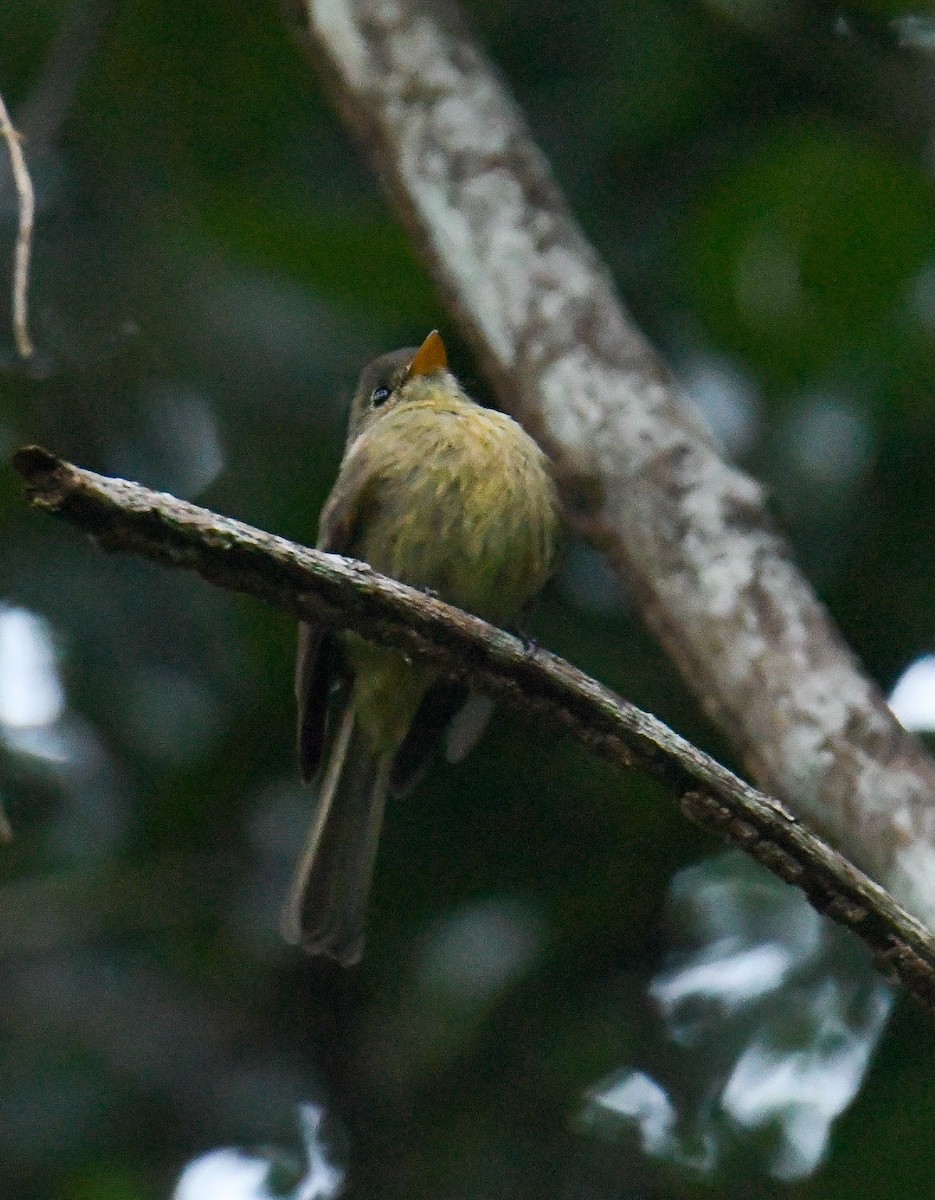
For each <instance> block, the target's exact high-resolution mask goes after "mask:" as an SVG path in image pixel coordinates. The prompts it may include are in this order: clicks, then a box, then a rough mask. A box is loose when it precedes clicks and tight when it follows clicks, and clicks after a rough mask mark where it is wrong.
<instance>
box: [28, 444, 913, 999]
mask: <svg viewBox="0 0 935 1200" xmlns="http://www.w3.org/2000/svg"><path fill="white" fill-rule="evenodd" d="M13 465H14V467H15V468H16V470H17V471H18V472H19V474H20V475H21V476H22V477H23V479H24V480H25V482H26V489H27V493H28V495H29V498H30V501H31V503H32V504H34V505H35V506H36V507H37V508H41V509H45V510H47V511H48V512H51V513H55V514H56V515H57V516H60V517H64V518H65V520H67V521H70V522H71V523H72V524H74V525H77V526H78V527H79V528H81V529H84V530H86V531H87V532H89V533H91V534H92V535H93V536H94V538H95V539H96V541H97V542H98V543H99V544H100V545H101V546H102V547H103V548H105V549H108V550H127V551H132V552H134V553H137V554H142V555H145V556H146V557H148V558H151V559H154V560H155V561H156V562H159V563H162V564H164V565H166V566H173V567H185V568H188V569H191V570H194V571H197V572H198V573H199V574H200V575H202V576H203V577H204V578H205V579H208V580H210V581H211V582H212V583H215V584H217V585H218V586H220V587H225V588H229V589H231V590H232V591H236V592H243V593H246V594H247V595H250V596H255V597H257V598H258V599H260V600H264V601H266V603H268V604H272V605H275V606H276V607H277V608H281V609H283V610H284V611H286V612H288V613H291V614H292V615H293V616H295V617H299V618H305V619H308V620H313V621H316V622H325V623H327V624H329V625H332V626H335V627H338V628H347V629H354V630H356V631H357V632H358V633H360V634H362V635H363V636H364V637H367V638H371V639H373V640H375V641H379V642H382V643H385V644H387V645H392V646H398V647H399V648H400V649H402V650H405V651H406V653H408V654H413V655H418V656H419V657H423V658H427V659H429V660H431V661H432V662H434V663H436V664H437V665H438V667H439V669H440V670H443V671H445V672H447V673H449V674H451V675H452V676H455V677H457V678H459V679H464V680H467V681H469V682H470V683H471V685H472V686H473V687H476V688H479V689H481V690H483V691H486V692H488V693H490V694H491V695H494V696H497V697H499V698H500V699H503V700H506V701H508V702H510V703H512V704H514V705H516V706H517V707H519V708H520V709H523V710H525V711H526V712H527V713H530V714H531V715H533V716H534V717H535V718H536V720H538V721H540V722H541V721H545V722H547V723H549V724H550V725H551V726H552V727H553V728H555V729H556V730H559V731H563V732H565V733H567V734H570V735H571V736H572V737H575V738H577V740H578V741H580V742H581V743H582V744H583V745H584V746H586V747H587V748H588V749H589V750H591V751H593V752H594V753H595V754H599V755H601V756H602V757H603V758H606V759H608V760H609V761H610V762H612V763H614V764H615V765H616V766H618V767H638V768H640V769H641V770H644V771H648V772H649V773H650V774H652V775H654V776H655V777H656V778H658V779H660V780H662V782H663V783H664V784H665V785H666V786H667V787H668V788H669V789H670V790H671V791H672V792H673V793H674V795H675V796H676V797H677V798H678V800H679V802H680V804H681V807H682V810H683V811H684V812H685V814H686V815H687V816H688V817H690V818H691V819H692V820H693V821H695V822H696V823H697V824H699V825H701V826H703V827H705V828H707V829H710V830H713V831H714V832H716V833H718V834H720V835H721V836H722V837H725V838H726V839H727V840H728V841H731V842H733V843H734V844H735V845H738V846H740V847H741V848H742V849H744V850H746V851H747V853H748V854H751V855H752V856H753V857H754V858H756V859H757V860H758V861H759V862H761V863H763V864H764V865H765V866H766V867H768V868H769V870H771V871H773V872H774V873H775V874H776V875H778V876H779V877H780V878H781V879H784V880H786V881H787V882H789V883H793V884H795V885H796V886H798V887H800V888H802V889H803V890H804V891H805V893H806V894H807V896H808V897H809V899H810V900H811V902H812V903H813V904H814V905H815V906H816V907H817V908H818V909H820V910H821V911H822V912H826V913H828V914H829V915H830V916H831V917H833V918H834V919H835V920H836V921H839V922H841V923H842V924H843V925H846V926H847V927H848V928H850V929H852V930H853V931H854V932H855V933H856V934H857V935H858V936H859V937H860V938H862V939H863V941H865V942H866V943H867V945H868V946H869V947H870V949H871V950H872V951H873V953H874V955H875V957H876V959H877V961H878V962H879V963H880V965H881V967H882V968H883V969H884V970H885V971H886V972H887V974H889V975H890V976H891V977H895V978H898V979H899V980H901V981H902V982H903V983H904V984H905V986H906V987H907V988H908V989H909V991H910V992H912V993H913V995H915V996H916V997H918V998H919V999H920V1000H922V1001H923V1003H924V1004H925V1005H926V1006H927V1007H928V1008H930V1009H931V1010H933V1011H935V939H933V937H932V935H931V934H929V932H928V930H927V929H926V928H925V927H924V926H923V925H921V924H920V923H919V922H918V921H917V920H916V919H915V918H914V917H912V916H910V915H909V914H908V913H907V912H905V911H904V910H903V909H902V908H901V907H900V906H899V905H898V904H897V903H896V902H895V901H894V900H893V898H892V897H891V896H890V895H888V893H887V892H886V891H884V890H883V889H882V888H881V887H879V886H878V885H877V884H875V883H873V882H872V881H871V880H870V879H868V878H867V876H866V875H864V874H863V873H862V872H861V871H859V870H858V869H857V868H856V867H854V866H852V865H851V864H850V863H849V862H848V861H847V860H846V859H845V858H843V857H842V856H841V855H840V854H838V853H837V852H836V851H835V850H833V849H831V847H829V846H828V845H826V844H825V843H824V842H823V841H821V839H820V838H818V837H817V836H815V834H813V833H811V832H810V831H809V830H808V829H806V828H805V827H804V826H802V825H801V824H800V823H799V822H798V821H797V820H796V818H795V817H794V816H793V815H792V814H791V813H790V812H789V811H788V810H787V809H786V808H784V807H783V806H782V805H781V804H779V803H777V802H776V801H775V800H772V799H770V798H769V797H768V796H765V795H763V794H762V793H761V792H758V791H756V790H755V789H754V788H752V787H750V786H749V785H748V784H746V783H744V781H743V780H742V779H739V778H738V777H737V776H736V775H733V774H732V773H731V772H730V771H728V770H727V769H726V768H725V767H723V766H721V765H720V764H719V763H717V762H715V761H714V759H712V758H710V757H709V756H708V755H706V754H704V753H703V752H702V751H701V750H699V749H697V747H695V746H693V745H691V743H689V742H687V741H685V739H684V738H682V737H680V736H679V735H678V734H676V733H674V732H673V731H672V730H671V729H669V728H667V726H665V725H663V724H662V723H661V722H660V721H657V720H656V718H655V717H652V716H650V715H649V714H648V713H645V712H642V711H641V710H640V709H638V708H635V707H634V706H633V705H632V704H628V703H627V702H626V701H625V700H622V699H621V698H620V697H619V696H616V695H614V694H613V693H612V692H610V691H608V690H607V689H606V688H604V687H602V686H601V685H600V684H599V683H596V682H595V681H594V680H593V679H590V678H588V676H586V675H584V674H582V672H581V671H578V670H576V669H575V668H574V667H572V666H571V665H570V664H569V663H567V662H564V661H563V660H562V659H560V658H557V657H556V656H555V655H553V654H549V653H548V652H547V651H545V650H542V649H540V648H538V647H530V646H529V645H527V644H525V643H524V642H523V641H522V640H520V639H519V638H516V637H513V636H512V635H510V634H508V633H504V632H503V631H502V630H499V629H495V628H494V627H493V626H491V625H488V624H487V623H486V622H485V621H482V620H480V619H479V618H477V617H473V616H471V615H469V614H468V613H464V612H461V611H459V610H458V609H455V608H452V607H451V606H450V605H448V604H445V603H444V602H443V601H441V600H438V599H436V598H435V597H433V596H428V595H425V594H424V593H422V592H419V591H416V590H414V589H413V588H409V587H405V586H404V585H403V584H400V583H397V582H395V581H394V580H392V579H387V578H385V577H383V576H380V575H378V574H376V572H374V571H373V570H372V569H371V568H370V567H368V566H367V565H366V564H364V563H358V562H354V561H352V560H350V559H345V558H340V557H338V556H337V555H333V554H325V553H323V552H322V551H319V550H310V549H306V548H305V547H302V546H297V545H295V544H293V543H292V542H287V541H286V540H285V539H283V538H279V537H275V536H274V535H273V534H270V533H264V532H262V531H261V530H258V529H253V528H251V527H250V526H249V525H244V524H242V523H241V522H240V521H233V520H230V519H229V518H227V517H220V516H218V515H216V514H215V513H212V512H209V511H208V510H207V509H204V508H198V507H197V506H196V505H194V504H189V503H187V502H185V501H183V500H178V499H176V498H175V497H174V496H169V495H166V494H165V493H159V492H152V491H150V490H149V489H148V488H144V487H141V486H140V485H139V484H136V483H129V482H127V481H126V480H122V479H110V478H107V477H106V476H103V475H97V474H95V473H94V472H92V471H85V470H82V469H81V468H79V467H75V466H72V465H71V464H70V463H65V462H62V461H61V460H60V459H58V458H55V457H54V456H53V455H51V454H50V453H49V452H48V451H47V450H43V449H41V448H40V447H38V446H31V447H27V448H26V449H24V450H20V451H19V452H18V453H17V454H16V455H15V457H14V460H13Z"/></svg>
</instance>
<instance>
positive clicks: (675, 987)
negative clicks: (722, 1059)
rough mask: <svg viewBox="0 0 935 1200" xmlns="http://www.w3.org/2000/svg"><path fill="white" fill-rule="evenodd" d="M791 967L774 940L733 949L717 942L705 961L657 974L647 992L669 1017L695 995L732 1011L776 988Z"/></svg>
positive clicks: (790, 961)
mask: <svg viewBox="0 0 935 1200" xmlns="http://www.w3.org/2000/svg"><path fill="white" fill-rule="evenodd" d="M793 966H794V962H793V959H792V956H791V955H790V954H789V952H788V951H787V950H785V949H784V948H783V947H782V946H778V945H776V944H775V943H773V942H767V943H765V944H763V945H759V946H751V947H749V948H743V947H741V946H737V945H736V943H735V944H734V950H733V952H731V951H729V950H728V948H727V947H726V946H723V945H717V946H714V947H712V949H711V955H710V957H707V956H706V958H705V961H702V962H695V963H693V964H692V965H691V966H689V967H687V968H685V969H684V970H681V971H673V972H672V973H671V974H668V975H660V976H658V977H657V978H656V979H654V980H653V982H652V984H651V985H650V988H649V994H650V995H651V996H652V998H653V999H654V1000H655V1001H656V1002H657V1003H658V1004H659V1005H660V1006H661V1007H662V1009H663V1010H664V1011H665V1013H666V1015H667V1016H670V1017H671V1016H672V1015H673V1014H674V1010H675V1009H676V1008H677V1007H678V1005H680V1004H682V1003H683V1002H684V1001H686V1000H689V999H693V998H696V997H697V998H702V999H705V1000H712V1001H716V1002H717V1003H718V1004H719V1005H720V1007H721V1009H722V1011H725V1012H731V1011H732V1010H733V1009H735V1008H739V1007H741V1006H742V1005H744V1004H747V1003H749V1002H750V1001H751V1000H754V999H756V997H757V996H763V995H765V994H766V993H767V992H771V991H773V990H774V989H775V988H777V987H779V986H780V984H781V983H782V981H783V979H784V978H785V977H786V975H787V974H788V973H789V971H790V970H791V968H792V967H793Z"/></svg>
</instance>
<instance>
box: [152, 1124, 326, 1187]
mask: <svg viewBox="0 0 935 1200" xmlns="http://www.w3.org/2000/svg"><path fill="white" fill-rule="evenodd" d="M323 1117H324V1112H323V1110H322V1109H321V1108H319V1107H318V1106H317V1105H315V1104H302V1105H300V1106H299V1124H300V1127H301V1131H302V1139H303V1141H304V1143H305V1152H306V1158H307V1164H308V1165H307V1169H306V1171H305V1174H304V1175H303V1176H302V1178H301V1179H300V1180H299V1182H298V1183H297V1184H296V1185H295V1187H294V1188H292V1189H291V1190H290V1191H289V1192H288V1193H283V1192H281V1191H279V1190H277V1191H275V1192H273V1191H271V1190H270V1188H269V1180H270V1171H271V1166H272V1163H271V1161H270V1159H268V1158H265V1157H263V1156H261V1155H256V1154H247V1153H246V1152H245V1151H243V1150H238V1149H236V1148H234V1147H229V1148H225V1149H223V1150H212V1151H211V1152H210V1153H208V1154H203V1155H201V1157H200V1158H196V1159H195V1160H194V1162H191V1163H189V1164H188V1166H187V1167H186V1168H185V1170H184V1171H183V1172H182V1174H181V1175H180V1176H179V1180H178V1183H177V1184H176V1185H175V1191H174V1192H173V1193H172V1200H335V1197H337V1196H339V1195H340V1193H341V1191H342V1190H343V1187H344V1171H343V1170H342V1169H341V1168H340V1167H336V1166H334V1165H333V1164H332V1163H330V1162H328V1160H327V1158H326V1157H325V1154H324V1149H323V1147H322V1141H321V1123H322V1119H323Z"/></svg>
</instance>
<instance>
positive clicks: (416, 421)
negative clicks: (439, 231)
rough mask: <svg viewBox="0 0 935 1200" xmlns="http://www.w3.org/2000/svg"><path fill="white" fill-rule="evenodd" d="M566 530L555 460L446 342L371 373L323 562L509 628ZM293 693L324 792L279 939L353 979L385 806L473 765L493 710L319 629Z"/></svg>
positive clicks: (302, 755) (304, 651)
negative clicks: (440, 768) (467, 380)
mask: <svg viewBox="0 0 935 1200" xmlns="http://www.w3.org/2000/svg"><path fill="white" fill-rule="evenodd" d="M558 528H559V519H558V501H557V497H556V492H555V486H554V483H553V480H552V476H551V474H550V472H549V464H548V461H547V459H546V457H545V455H544V454H543V453H542V451H541V450H540V449H539V447H538V446H537V445H536V443H535V442H534V441H533V440H532V438H531V437H529V435H528V434H527V433H526V432H525V431H524V430H523V429H522V428H521V427H520V426H519V425H518V424H517V423H516V422H515V421H514V420H512V419H511V418H510V417H508V416H505V415H504V414H503V413H499V412H495V411H493V410H492V409H487V408H483V407H482V406H481V405H479V404H477V403H475V401H473V400H472V399H471V398H470V396H468V395H467V394H466V392H465V391H464V389H463V388H462V387H461V384H460V383H459V382H458V380H457V379H456V378H455V377H454V375H452V374H451V372H450V371H449V370H448V363H447V357H446V354H445V346H444V343H443V342H442V339H441V337H440V336H439V335H438V333H437V332H432V333H430V334H429V336H428V337H427V338H426V339H425V341H424V342H423V343H422V345H421V346H420V347H419V348H418V349H409V350H398V351H396V352H395V353H393V354H384V355H383V356H382V357H381V358H378V359H376V360H375V361H374V362H372V363H370V364H369V366H367V367H365V368H364V370H363V372H362V373H361V376H360V381H359V383H358V385H357V391H356V392H355V394H354V400H353V404H352V407H351V413H350V421H349V428H348V435H347V442H346V444H345V449H344V457H343V459H342V462H341V469H340V473H339V475H338V478H337V481H336V482H335V485H334V487H333V488H332V490H331V495H330V496H329V497H328V500H327V503H326V504H325V507H324V509H323V510H322V514H321V520H320V524H319V532H318V546H319V548H320V549H322V550H330V551H333V552H334V553H337V554H346V555H348V556H350V557H352V558H358V559H363V560H364V561H365V562H368V563H370V565H371V566H372V567H373V568H374V569H375V570H377V571H379V572H381V573H382V574H385V575H390V576H392V577H393V578H394V579H398V580H400V581H401V582H403V583H407V584H410V585H412V586H413V587H418V588H424V589H426V590H428V591H431V592H434V593H436V594H437V595H439V596H440V597H442V599H444V600H447V601H449V603H451V604H454V605H457V606H458V607H459V608H464V609H467V610H468V611H469V612H472V613H476V614H477V615H478V616H481V617H484V618H486V619H487V620H488V621H491V622H493V623H495V624H498V625H503V624H505V623H508V622H511V621H514V620H515V619H516V618H517V617H518V616H519V615H520V613H521V612H522V611H523V610H524V609H525V608H526V606H527V605H528V604H529V603H530V601H531V600H532V599H533V598H534V597H535V595H536V594H537V593H538V592H539V590H540V589H541V588H542V586H543V584H544V583H545V581H546V580H547V579H548V577H549V575H550V574H551V573H552V570H553V567H554V564H555V556H556V549H557V543H558V540H559V539H558ZM295 687H296V697H297V699H298V752H299V766H300V769H301V772H302V777H303V779H304V781H305V782H309V781H310V780H311V779H312V778H313V776H315V775H316V774H317V773H319V772H320V776H321V780H320V784H319V796H318V804H317V807H316V810H315V815H314V817H313V820H312V824H311V828H310V830H309V833H308V839H307V842H306V844H305V849H304V852H303V854H302V857H301V859H300V861H299V864H298V868H297V871H296V876H295V881H294V884H293V888H292V893H291V896H290V899H289V902H288V904H287V906H286V910H285V913H284V916H283V934H284V936H285V937H286V939H287V940H288V941H290V942H294V943H297V944H300V945H302V946H303V947H304V948H305V949H306V950H307V951H309V953H312V954H327V955H329V956H330V957H331V958H334V959H337V960H338V962H340V963H342V964H344V965H345V966H350V965H352V964H353V963H356V962H358V961H359V960H360V957H361V954H362V953H363V945H364V934H365V922H366V912H367V899H368V894H369V892H370V886H371V881H372V878H373V871H374V863H375V860H376V853H377V841H378V839H379V835H380V827H381V824H382V820H383V809H384V805H385V802H386V797H387V794H388V793H394V794H396V793H399V792H402V791H405V790H406V789H407V788H408V787H410V786H412V784H413V783H414V782H415V781H416V780H417V779H418V778H419V777H420V776H421V773H422V770H423V769H424V767H425V766H426V763H427V760H428V757H429V756H430V754H431V752H432V749H433V747H434V744H435V743H436V742H438V741H439V740H440V739H444V742H445V750H446V754H447V757H448V759H449V761H458V760H459V759H460V758H462V757H463V756H464V755H465V754H466V753H467V752H468V751H469V750H470V749H471V747H472V746H473V745H474V743H475V742H476V741H477V738H478V737H479V736H480V734H481V733H482V732H483V728H484V725H485V724H486V719H487V716H488V715H489V712H490V702H489V701H488V700H487V699H486V698H484V697H480V696H477V695H471V694H469V693H468V691H467V689H466V688H465V687H463V686H462V685H457V684H453V683H451V682H450V681H448V680H445V679H443V678H440V677H439V675H438V672H437V670H435V669H434V668H432V667H431V666H429V665H428V664H425V663H420V662H417V661H413V660H411V659H409V658H407V657H406V656H405V655H403V654H402V653H401V652H400V651H398V650H392V649H389V648H387V647H384V646H378V645H374V644H372V643H369V642H366V641H364V640H363V639H362V638H361V637H359V636H358V635H356V634H354V633H350V632H345V633H333V632H330V631H328V630H326V629H324V628H322V627H320V626H317V625H314V624H310V623H303V624H301V625H300V626H299V651H298V659H297V662H296V676H295Z"/></svg>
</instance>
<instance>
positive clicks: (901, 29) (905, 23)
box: [890, 13, 935, 53]
mask: <svg viewBox="0 0 935 1200" xmlns="http://www.w3.org/2000/svg"><path fill="white" fill-rule="evenodd" d="M890 24H891V25H892V26H893V29H894V30H895V31H896V44H897V46H900V47H908V48H910V49H912V50H923V51H925V52H927V53H930V52H931V51H932V50H935V21H933V20H932V18H931V17H930V16H927V15H925V14H923V13H903V15H902V16H899V17H894V19H893V20H892V21H891V22H890Z"/></svg>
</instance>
